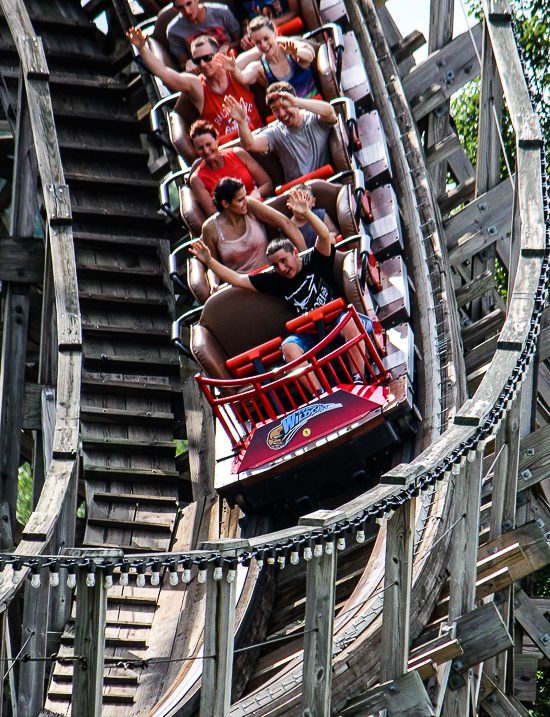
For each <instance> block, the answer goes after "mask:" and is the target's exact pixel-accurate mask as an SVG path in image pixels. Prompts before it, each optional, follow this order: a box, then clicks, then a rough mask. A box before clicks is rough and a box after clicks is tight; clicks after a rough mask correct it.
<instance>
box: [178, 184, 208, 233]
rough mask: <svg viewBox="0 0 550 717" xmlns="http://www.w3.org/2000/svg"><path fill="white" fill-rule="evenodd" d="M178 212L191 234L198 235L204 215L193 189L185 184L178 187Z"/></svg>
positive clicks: (204, 218)
mask: <svg viewBox="0 0 550 717" xmlns="http://www.w3.org/2000/svg"><path fill="white" fill-rule="evenodd" d="M180 213H181V216H182V218H183V221H184V222H185V223H186V224H187V226H188V227H189V231H190V232H191V234H192V235H193V236H195V237H200V235H201V233H202V225H203V224H204V222H205V221H206V217H205V215H204V212H203V211H202V209H201V208H200V206H199V203H198V201H197V199H196V197H195V195H194V194H193V191H192V190H191V189H190V188H189V187H187V186H183V187H180Z"/></svg>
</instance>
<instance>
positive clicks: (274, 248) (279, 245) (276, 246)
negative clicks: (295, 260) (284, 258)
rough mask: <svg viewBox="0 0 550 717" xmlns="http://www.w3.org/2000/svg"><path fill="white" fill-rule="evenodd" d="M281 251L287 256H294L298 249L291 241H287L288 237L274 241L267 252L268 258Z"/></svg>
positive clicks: (270, 243)
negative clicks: (295, 250)
mask: <svg viewBox="0 0 550 717" xmlns="http://www.w3.org/2000/svg"><path fill="white" fill-rule="evenodd" d="M281 249H282V250H283V251H286V253H287V254H294V249H296V247H295V246H294V244H293V243H292V242H291V241H290V239H287V237H281V238H280V239H272V240H271V241H270V242H269V244H268V245H267V249H266V250H265V253H266V256H268V257H270V256H271V255H272V254H276V253H277V252H278V251H280V250H281Z"/></svg>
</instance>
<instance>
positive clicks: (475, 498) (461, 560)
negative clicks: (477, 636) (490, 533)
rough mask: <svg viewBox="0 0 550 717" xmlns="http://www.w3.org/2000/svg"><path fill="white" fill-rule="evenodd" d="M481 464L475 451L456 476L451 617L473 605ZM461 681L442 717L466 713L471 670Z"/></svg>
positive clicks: (471, 607)
mask: <svg viewBox="0 0 550 717" xmlns="http://www.w3.org/2000/svg"><path fill="white" fill-rule="evenodd" d="M482 468H483V453H480V452H479V451H476V456H475V460H474V461H473V462H471V463H470V462H467V463H466V465H465V466H464V468H463V469H462V470H461V472H460V474H459V475H458V476H455V484H454V491H455V493H454V502H455V505H456V506H457V508H456V513H455V521H459V522H458V523H457V525H456V526H455V528H454V531H453V540H452V551H451V559H450V573H451V585H450V590H449V620H451V621H452V620H456V619H457V618H459V617H460V616H461V615H465V614H467V613H469V612H471V611H473V609H474V606H475V595H476V576H477V557H478V556H477V541H476V540H472V539H471V536H472V535H478V534H479V505H480V498H481V477H482ZM499 617H500V616H499ZM457 635H458V624H457ZM461 646H462V643H461ZM463 649H464V648H463ZM463 684H464V686H463V687H460V688H458V689H456V690H455V691H452V692H448V693H447V695H446V697H445V701H444V703H443V709H442V714H443V715H444V716H445V717H451V716H452V715H464V714H467V713H468V709H469V702H470V689H471V676H470V673H468V676H467V679H466V680H464V683H463Z"/></svg>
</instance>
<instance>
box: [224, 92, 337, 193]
mask: <svg viewBox="0 0 550 717" xmlns="http://www.w3.org/2000/svg"><path fill="white" fill-rule="evenodd" d="M266 102H267V104H268V106H269V108H270V109H271V111H272V112H273V115H274V116H275V119H276V120H277V121H276V122H273V123H272V124H270V125H269V126H268V127H266V128H265V129H262V130H261V131H260V132H258V133H257V134H252V132H251V131H250V129H249V127H248V124H247V121H246V113H245V112H244V109H243V107H241V105H240V104H239V103H237V101H236V100H235V98H233V97H226V98H225V101H224V106H225V108H226V109H227V111H228V112H229V113H230V115H231V117H232V118H233V119H234V120H236V122H237V123H238V126H239V135H240V138H241V145H242V147H243V149H246V150H248V151H251V152H275V154H276V155H277V156H278V157H279V159H280V161H281V164H282V165H283V171H284V173H285V182H291V181H292V180H294V179H297V178H298V177H302V176H303V175H304V174H309V173H310V172H313V171H314V170H316V169H319V168H320V167H324V166H325V165H326V164H330V161H331V158H330V145H329V134H330V130H331V128H332V126H333V125H334V123H335V122H336V113H335V111H334V109H333V108H332V105H331V104H329V103H328V102H324V101H323V100H313V99H309V100H307V99H304V98H303V97H296V93H295V90H294V88H293V87H292V85H290V84H289V83H288V82H275V83H274V84H272V85H270V86H269V87H268V88H267V96H266Z"/></svg>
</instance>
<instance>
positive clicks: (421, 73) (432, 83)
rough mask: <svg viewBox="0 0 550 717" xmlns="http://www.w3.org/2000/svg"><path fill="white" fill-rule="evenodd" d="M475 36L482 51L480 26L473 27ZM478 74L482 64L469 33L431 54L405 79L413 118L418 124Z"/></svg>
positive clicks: (459, 36)
mask: <svg viewBox="0 0 550 717" xmlns="http://www.w3.org/2000/svg"><path fill="white" fill-rule="evenodd" d="M472 34H473V37H474V41H475V43H476V46H477V49H478V52H481V41H482V27H481V23H478V24H477V25H475V26H474V27H473V28H472ZM479 73H480V67H479V62H478V60H477V56H476V53H475V50H474V47H473V45H472V40H471V38H470V34H469V33H468V32H464V33H462V34H461V35H458V37H455V38H454V40H452V41H451V42H449V43H448V44H447V45H445V47H443V48H442V49H440V50H438V51H437V52H434V53H432V54H430V55H429V57H428V59H426V60H424V62H422V63H421V64H420V65H418V66H417V67H415V68H414V69H413V70H412V71H411V72H409V74H408V75H406V76H405V77H404V78H403V89H404V90H405V94H406V95H407V99H408V100H409V103H410V104H411V109H412V111H413V115H414V118H415V119H416V120H417V121H418V120H419V119H421V118H422V117H424V116H426V115H427V114H428V112H431V111H432V110H433V109H435V108H436V107H437V106H438V105H440V104H441V103H442V102H445V101H446V100H448V99H449V98H450V97H451V95H453V94H454V93H455V92H457V91H458V90H459V89H460V88H461V87H462V86H463V85H465V84H466V83H467V82H470V80H475V78H476V77H477V76H478V75H479ZM427 88H428V89H427Z"/></svg>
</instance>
